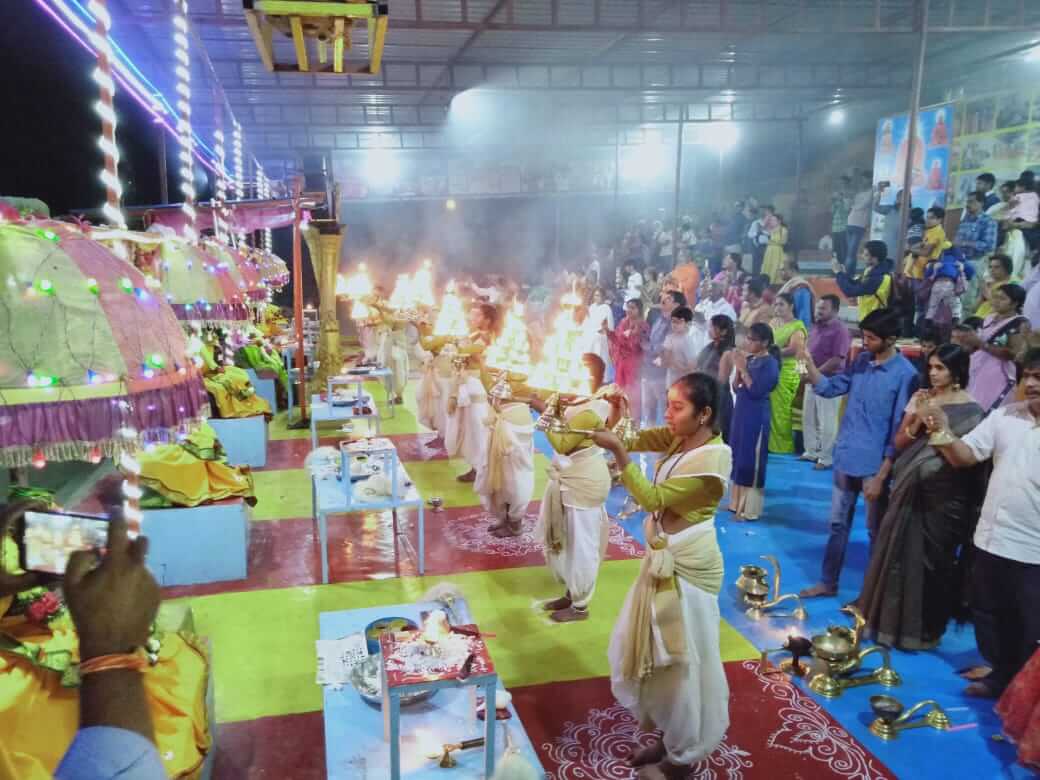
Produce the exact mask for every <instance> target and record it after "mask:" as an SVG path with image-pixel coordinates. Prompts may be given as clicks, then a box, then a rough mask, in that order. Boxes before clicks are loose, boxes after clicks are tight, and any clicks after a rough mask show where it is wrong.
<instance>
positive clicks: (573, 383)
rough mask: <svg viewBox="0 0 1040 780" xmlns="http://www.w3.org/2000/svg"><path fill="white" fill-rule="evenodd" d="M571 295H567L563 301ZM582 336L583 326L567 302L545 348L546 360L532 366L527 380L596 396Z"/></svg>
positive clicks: (553, 326)
mask: <svg viewBox="0 0 1040 780" xmlns="http://www.w3.org/2000/svg"><path fill="white" fill-rule="evenodd" d="M570 294H571V293H568V294H567V295H564V296H563V299H561V301H560V302H561V304H563V303H564V300H565V299H567V297H568V295H570ZM575 297H576V296H575ZM582 337H583V333H582V327H581V325H579V324H578V323H577V322H576V321H575V319H574V310H573V309H572V308H569V306H567V305H565V306H564V308H561V309H560V311H559V312H558V313H557V315H556V319H555V320H553V325H552V328H551V329H550V331H549V337H548V338H547V339H546V340H545V344H544V345H543V347H542V360H541V362H540V363H538V364H537V365H536V366H534V368H532V369H531V374H530V376H529V378H528V380H527V383H528V384H529V385H531V386H532V387H538V388H541V389H545V390H555V391H556V392H559V393H572V394H574V395H578V396H589V395H592V382H591V380H590V379H589V370H588V368H586V367H585V364H584V363H583V362H582V359H581V356H582V354H583V351H584V350H583V348H582V345H581V340H582Z"/></svg>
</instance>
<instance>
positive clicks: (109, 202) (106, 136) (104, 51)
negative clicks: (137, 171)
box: [87, 0, 126, 229]
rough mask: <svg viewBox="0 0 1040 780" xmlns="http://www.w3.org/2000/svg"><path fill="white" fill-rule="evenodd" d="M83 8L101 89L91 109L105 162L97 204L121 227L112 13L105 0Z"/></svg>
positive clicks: (114, 224) (97, 81) (120, 185)
mask: <svg viewBox="0 0 1040 780" xmlns="http://www.w3.org/2000/svg"><path fill="white" fill-rule="evenodd" d="M87 8H88V10H89V11H90V13H91V15H92V16H93V17H94V22H95V28H94V34H93V35H92V36H91V38H92V40H91V42H92V43H93V44H94V50H95V51H96V52H97V67H96V68H95V69H94V73H93V78H94V83H96V84H97V85H98V89H99V91H100V93H101V98H100V100H98V102H97V103H95V104H94V110H95V111H96V112H97V114H98V116H99V117H100V118H101V137H100V138H99V139H98V146H100V147H101V152H102V154H103V155H104V158H105V166H104V168H102V169H101V182H102V183H103V184H104V185H105V205H104V206H102V207H101V211H102V213H103V214H104V215H105V219H106V220H107V221H108V223H109V224H110V225H112V226H113V227H117V228H121V229H125V228H126V217H125V216H124V214H123V211H122V208H121V202H122V199H123V185H122V183H121V182H120V181H119V149H118V148H117V147H116V112H115V94H116V85H115V81H114V80H113V79H112V46H111V44H110V43H109V37H108V35H109V30H111V28H112V17H111V16H110V15H109V13H108V7H107V5H106V0H90V2H89V3H88V5H87Z"/></svg>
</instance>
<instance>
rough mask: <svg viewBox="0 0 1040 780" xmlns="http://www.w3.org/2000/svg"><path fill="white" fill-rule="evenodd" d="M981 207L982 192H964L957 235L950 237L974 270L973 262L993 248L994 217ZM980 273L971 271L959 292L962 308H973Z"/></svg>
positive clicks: (976, 303) (968, 309)
mask: <svg viewBox="0 0 1040 780" xmlns="http://www.w3.org/2000/svg"><path fill="white" fill-rule="evenodd" d="M984 207H985V196H984V195H982V194H981V193H978V192H969V193H968V197H967V198H966V199H965V201H964V213H963V214H962V215H961V223H960V225H958V226H957V235H956V236H955V237H954V239H953V245H954V246H955V247H957V248H958V249H960V250H961V254H963V255H964V259H965V260H966V261H967V263H966V265H970V266H971V268H972V270H973V271H976V272H977V271H978V270H979V268H978V265H977V263H979V261H981V260H985V259H986V258H987V257H989V256H990V255H991V254H992V253H993V252H994V251H996V248H997V221H996V220H995V219H993V217H990V216H987V215H986V213H985V211H983V209H984ZM983 270H985V268H983ZM965 276H967V274H966V275H965ZM980 276H981V274H979V273H975V274H972V275H971V277H970V278H969V280H968V284H967V289H966V290H965V292H964V295H962V296H961V302H962V303H963V305H964V310H965V311H969V312H972V311H975V308H976V307H977V306H978V299H979V278H980Z"/></svg>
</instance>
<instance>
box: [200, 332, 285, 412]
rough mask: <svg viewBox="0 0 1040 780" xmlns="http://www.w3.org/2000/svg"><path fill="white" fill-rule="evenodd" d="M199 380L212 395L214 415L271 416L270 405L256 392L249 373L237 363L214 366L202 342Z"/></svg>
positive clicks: (211, 354)
mask: <svg viewBox="0 0 1040 780" xmlns="http://www.w3.org/2000/svg"><path fill="white" fill-rule="evenodd" d="M201 354H202V358H203V361H204V362H205V366H204V369H203V377H202V382H203V384H204V385H205V386H206V392H207V393H209V394H210V395H211V396H213V401H214V403H216V405H217V414H218V416H220V417H224V418H237V417H255V416H257V415H260V414H263V415H266V416H268V417H270V416H271V405H270V404H269V403H268V402H267V401H266V400H264V399H263V398H261V397H260V396H258V395H257V394H256V390H255V389H254V387H253V383H252V382H251V381H249V374H247V373H246V372H245V371H244V370H242V369H241V368H238V367H237V366H223V367H221V366H218V365H217V364H216V362H215V361H214V360H213V353H212V350H211V349H210V347H209V345H208V344H206V345H203V348H202V353H201Z"/></svg>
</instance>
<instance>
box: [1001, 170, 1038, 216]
mask: <svg viewBox="0 0 1040 780" xmlns="http://www.w3.org/2000/svg"><path fill="white" fill-rule="evenodd" d="M1008 207H1009V208H1008V210H1007V212H1006V213H1005V215H1004V219H1005V220H1006V221H1008V222H1010V223H1012V224H1014V223H1015V222H1029V223H1033V224H1035V223H1036V222H1040V195H1037V194H1036V193H1035V192H1034V191H1033V190H1032V189H1031V188H1030V187H1029V186H1028V182H1027V181H1025V180H1024V179H1019V180H1018V181H1016V182H1015V194H1014V196H1013V197H1012V198H1011V200H1010V201H1009V203H1008Z"/></svg>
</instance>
